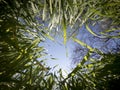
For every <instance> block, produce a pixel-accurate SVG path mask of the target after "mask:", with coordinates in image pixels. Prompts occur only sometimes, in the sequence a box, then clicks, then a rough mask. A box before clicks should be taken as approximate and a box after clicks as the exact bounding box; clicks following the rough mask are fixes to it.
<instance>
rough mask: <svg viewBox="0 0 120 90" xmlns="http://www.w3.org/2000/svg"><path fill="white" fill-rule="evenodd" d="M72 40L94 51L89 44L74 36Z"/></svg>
mask: <svg viewBox="0 0 120 90" xmlns="http://www.w3.org/2000/svg"><path fill="white" fill-rule="evenodd" d="M72 39H73V41H75V42H77V43H78V44H80V45H82V46H84V47H87V48H88V49H89V50H90V51H94V49H93V48H92V47H90V46H89V45H87V44H86V43H84V42H82V41H80V40H78V39H76V38H72Z"/></svg>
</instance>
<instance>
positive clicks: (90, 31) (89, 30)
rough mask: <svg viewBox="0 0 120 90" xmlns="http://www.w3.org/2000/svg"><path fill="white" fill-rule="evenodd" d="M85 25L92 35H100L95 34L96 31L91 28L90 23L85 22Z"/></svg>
mask: <svg viewBox="0 0 120 90" xmlns="http://www.w3.org/2000/svg"><path fill="white" fill-rule="evenodd" d="M85 27H86V29H87V30H88V31H89V32H90V33H91V34H92V35H94V36H98V35H97V34H95V33H94V32H93V31H92V30H91V29H90V28H89V26H88V24H85Z"/></svg>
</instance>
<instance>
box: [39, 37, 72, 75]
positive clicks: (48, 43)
mask: <svg viewBox="0 0 120 90" xmlns="http://www.w3.org/2000/svg"><path fill="white" fill-rule="evenodd" d="M56 39H57V40H55V41H52V40H49V39H46V40H45V42H43V43H42V44H41V46H44V48H45V49H46V51H47V53H48V54H49V56H48V60H46V64H47V65H48V66H50V67H51V68H53V67H54V66H55V65H57V67H56V68H55V69H54V70H53V71H56V70H59V69H60V68H61V69H63V71H64V70H65V72H66V73H69V72H70V71H71V54H72V53H71V52H72V48H73V42H71V41H68V42H67V44H66V45H64V44H63V40H62V39H63V38H56ZM56 41H58V42H56ZM50 58H55V59H50ZM63 74H64V73H63Z"/></svg>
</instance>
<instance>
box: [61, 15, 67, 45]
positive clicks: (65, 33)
mask: <svg viewBox="0 0 120 90" xmlns="http://www.w3.org/2000/svg"><path fill="white" fill-rule="evenodd" d="M62 26H63V38H64V44H65V45H66V42H67V26H66V23H65V16H63V24H62Z"/></svg>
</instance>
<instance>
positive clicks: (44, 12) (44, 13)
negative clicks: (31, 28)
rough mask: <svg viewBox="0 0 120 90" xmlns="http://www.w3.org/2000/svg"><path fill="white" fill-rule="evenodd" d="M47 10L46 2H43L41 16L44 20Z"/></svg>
mask: <svg viewBox="0 0 120 90" xmlns="http://www.w3.org/2000/svg"><path fill="white" fill-rule="evenodd" d="M46 8H47V4H46V0H44V8H43V15H42V19H43V20H45V18H46V10H47V9H46Z"/></svg>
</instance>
